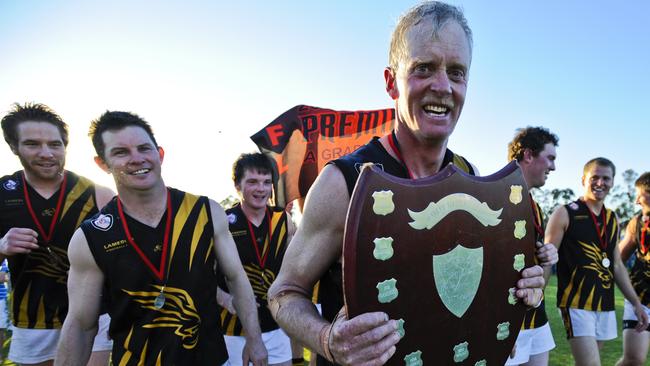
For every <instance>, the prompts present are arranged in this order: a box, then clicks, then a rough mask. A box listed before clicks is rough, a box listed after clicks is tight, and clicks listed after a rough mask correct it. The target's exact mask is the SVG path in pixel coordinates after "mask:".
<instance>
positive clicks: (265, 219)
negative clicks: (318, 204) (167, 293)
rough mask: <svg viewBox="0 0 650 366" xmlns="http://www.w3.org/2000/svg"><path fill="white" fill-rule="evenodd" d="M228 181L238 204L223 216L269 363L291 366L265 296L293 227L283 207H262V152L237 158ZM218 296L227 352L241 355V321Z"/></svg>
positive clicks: (267, 177)
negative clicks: (250, 290) (253, 303)
mask: <svg viewBox="0 0 650 366" xmlns="http://www.w3.org/2000/svg"><path fill="white" fill-rule="evenodd" d="M232 178H233V183H234V184H235V188H236V189H237V192H238V193H239V196H240V203H238V204H237V205H235V206H234V207H232V208H229V209H228V210H226V215H227V217H228V223H229V229H230V233H231V234H232V236H233V239H234V240H235V244H237V251H238V252H239V258H240V259H241V262H242V265H243V266H244V270H245V271H246V275H247V276H248V280H249V281H250V283H251V286H252V287H253V292H254V293H255V299H256V301H257V305H258V308H257V311H258V317H259V320H260V327H261V328H262V332H263V333H262V339H263V340H264V345H265V346H266V349H267V351H268V353H269V365H278V366H291V363H292V354H291V341H290V339H289V337H288V336H287V335H286V333H284V331H283V330H282V329H280V327H279V326H278V324H277V323H276V322H275V320H273V317H271V313H270V312H269V309H268V307H267V305H266V300H267V298H266V293H267V291H268V289H269V286H271V283H273V280H274V279H275V277H276V276H277V274H278V272H279V271H280V266H281V265H282V259H283V258H284V253H285V251H286V249H287V245H288V244H289V242H290V241H291V236H293V233H294V231H295V227H294V225H293V223H292V221H291V217H290V216H289V214H288V213H287V212H286V211H285V210H284V209H283V208H281V207H273V206H270V205H269V204H268V202H269V199H270V198H271V195H272V193H273V167H272V165H271V161H270V160H269V159H268V158H267V157H266V156H265V155H264V154H261V153H252V154H241V155H240V156H239V158H237V160H236V161H235V163H234V164H233V169H232ZM219 294H220V295H221V296H219ZM218 296H219V297H220V298H221V299H219V297H218V298H217V299H218V300H219V302H220V304H222V305H223V307H224V309H223V310H222V312H221V327H222V328H223V329H224V333H225V340H226V346H227V347H228V353H230V354H233V355H236V354H237V353H241V349H242V347H243V346H244V340H245V338H244V336H243V334H242V331H243V329H242V326H241V321H240V320H239V318H238V316H237V314H236V312H234V311H233V309H232V296H231V295H230V294H229V293H228V292H221V291H220V290H218ZM230 363H231V365H233V366H237V365H241V361H240V360H239V359H238V358H237V357H231V359H230Z"/></svg>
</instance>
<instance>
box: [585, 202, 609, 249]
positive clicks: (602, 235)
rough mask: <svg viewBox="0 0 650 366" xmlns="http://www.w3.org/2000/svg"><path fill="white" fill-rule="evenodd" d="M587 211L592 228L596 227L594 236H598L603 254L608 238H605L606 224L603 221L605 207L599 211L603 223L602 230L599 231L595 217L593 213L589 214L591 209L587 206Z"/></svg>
mask: <svg viewBox="0 0 650 366" xmlns="http://www.w3.org/2000/svg"><path fill="white" fill-rule="evenodd" d="M587 211H589V215H591V220H592V221H593V222H594V226H596V234H598V240H599V241H600V249H602V250H603V252H605V251H606V250H607V244H608V236H607V222H606V221H605V211H607V209H606V208H605V206H603V207H602V209H601V210H600V215H599V216H600V217H601V220H602V222H603V228H602V230H601V228H600V224H599V223H598V220H596V215H594V213H593V212H591V209H590V208H589V206H587Z"/></svg>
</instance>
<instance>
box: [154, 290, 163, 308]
mask: <svg viewBox="0 0 650 366" xmlns="http://www.w3.org/2000/svg"><path fill="white" fill-rule="evenodd" d="M164 305H165V293H164V292H163V290H161V291H160V293H159V294H158V296H156V299H155V300H154V301H153V307H154V308H156V310H160V309H162V307H163V306H164Z"/></svg>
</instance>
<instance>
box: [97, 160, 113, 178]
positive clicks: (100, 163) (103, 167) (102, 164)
mask: <svg viewBox="0 0 650 366" xmlns="http://www.w3.org/2000/svg"><path fill="white" fill-rule="evenodd" d="M95 164H97V166H98V167H99V168H100V169H101V170H103V171H105V172H106V173H108V174H111V169H110V168H109V167H108V165H106V162H105V161H104V159H102V158H100V157H99V156H95Z"/></svg>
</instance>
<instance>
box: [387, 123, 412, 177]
mask: <svg viewBox="0 0 650 366" xmlns="http://www.w3.org/2000/svg"><path fill="white" fill-rule="evenodd" d="M388 144H389V145H390V148H391V149H393V152H394V153H395V156H397V160H399V162H400V163H402V165H404V168H406V172H407V173H408V175H409V178H411V179H413V174H411V169H409V167H408V165H406V162H405V161H404V158H403V157H402V151H401V150H400V149H399V142H398V141H397V138H396V137H395V131H393V132H392V133H391V134H390V135H388Z"/></svg>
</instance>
